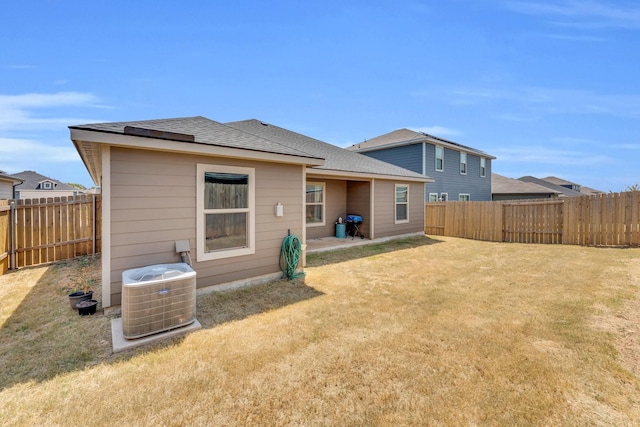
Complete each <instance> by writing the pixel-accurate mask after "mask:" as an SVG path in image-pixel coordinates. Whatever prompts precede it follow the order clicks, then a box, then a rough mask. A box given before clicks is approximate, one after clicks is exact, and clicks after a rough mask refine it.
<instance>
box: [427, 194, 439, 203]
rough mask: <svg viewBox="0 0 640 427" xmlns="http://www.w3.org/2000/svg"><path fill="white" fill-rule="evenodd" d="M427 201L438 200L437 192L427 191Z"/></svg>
mask: <svg viewBox="0 0 640 427" xmlns="http://www.w3.org/2000/svg"><path fill="white" fill-rule="evenodd" d="M429 201H430V202H437V201H438V193H429Z"/></svg>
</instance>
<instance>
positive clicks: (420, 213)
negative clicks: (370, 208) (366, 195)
mask: <svg viewBox="0 0 640 427" xmlns="http://www.w3.org/2000/svg"><path fill="white" fill-rule="evenodd" d="M395 184H402V185H407V186H409V222H406V223H400V224H395ZM424 191H425V188H424V184H423V183H415V182H402V181H387V180H376V182H375V197H374V200H375V210H376V216H375V230H376V236H375V237H376V238H378V237H389V236H397V235H400V234H408V233H415V232H419V231H424Z"/></svg>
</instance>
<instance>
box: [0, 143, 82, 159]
mask: <svg viewBox="0 0 640 427" xmlns="http://www.w3.org/2000/svg"><path fill="white" fill-rule="evenodd" d="M0 159H2V162H3V166H5V164H6V163H12V162H16V163H17V162H22V161H27V162H31V163H33V162H34V160H35V161H37V159H41V161H43V162H44V161H46V162H48V163H66V162H77V161H80V156H79V155H78V152H77V151H76V149H75V148H74V147H73V145H72V144H71V143H68V144H66V145H64V146H59V145H51V144H44V143H41V142H38V141H34V140H29V139H19V138H0Z"/></svg>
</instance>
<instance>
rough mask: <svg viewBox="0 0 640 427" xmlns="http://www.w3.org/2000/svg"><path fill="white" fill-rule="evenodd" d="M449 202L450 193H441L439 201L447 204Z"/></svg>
mask: <svg viewBox="0 0 640 427" xmlns="http://www.w3.org/2000/svg"><path fill="white" fill-rule="evenodd" d="M443 196H444V199H443ZM447 200H449V193H440V197H439V201H441V202H446V201H447Z"/></svg>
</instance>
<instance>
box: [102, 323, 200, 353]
mask: <svg viewBox="0 0 640 427" xmlns="http://www.w3.org/2000/svg"><path fill="white" fill-rule="evenodd" d="M201 327H202V325H201V324H200V322H198V319H196V320H195V322H193V323H192V324H190V325H187V326H182V327H180V328H176V329H171V330H169V331H165V332H160V333H158V334H154V335H148V336H146V337H142V338H137V339H135V340H128V339H126V338H125V337H124V333H123V332H122V317H118V318H115V319H113V320H111V343H112V345H113V352H114V353H118V352H120V351H125V350H130V349H132V348H136V347H140V346H142V345H146V344H150V343H153V342H157V341H160V340H163V339H166V338H169V337H174V336H176V335H180V334H186V333H188V332H191V331H195V330H197V329H200V328H201Z"/></svg>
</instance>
